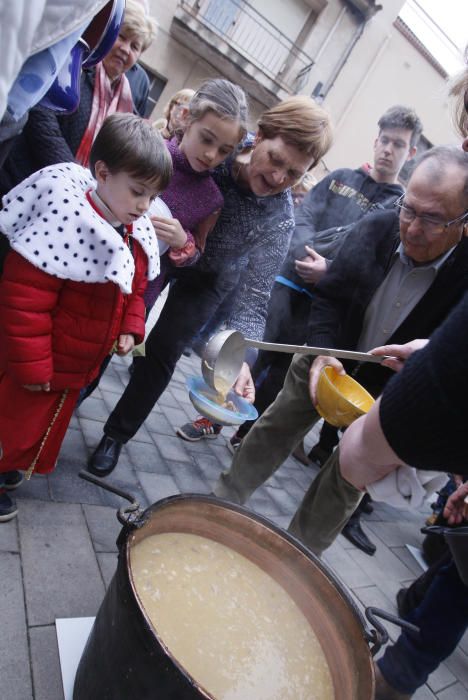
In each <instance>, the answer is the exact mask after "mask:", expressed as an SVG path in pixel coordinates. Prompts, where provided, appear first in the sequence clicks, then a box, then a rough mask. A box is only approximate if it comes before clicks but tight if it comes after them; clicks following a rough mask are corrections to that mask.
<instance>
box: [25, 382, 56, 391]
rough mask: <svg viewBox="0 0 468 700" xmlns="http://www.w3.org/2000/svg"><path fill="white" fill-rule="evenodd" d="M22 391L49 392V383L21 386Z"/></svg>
mask: <svg viewBox="0 0 468 700" xmlns="http://www.w3.org/2000/svg"><path fill="white" fill-rule="evenodd" d="M23 389H27V390H28V391H50V382H46V383H45V384H23Z"/></svg>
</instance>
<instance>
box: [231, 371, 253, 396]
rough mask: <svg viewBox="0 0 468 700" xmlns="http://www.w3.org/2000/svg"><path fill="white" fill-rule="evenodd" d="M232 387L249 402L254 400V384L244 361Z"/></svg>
mask: <svg viewBox="0 0 468 700" xmlns="http://www.w3.org/2000/svg"><path fill="white" fill-rule="evenodd" d="M233 389H234V391H235V392H236V394H238V395H239V396H242V397H243V398H244V399H245V400H246V401H248V402H249V403H253V402H254V401H255V385H254V382H253V379H252V375H251V374H250V367H249V365H248V364H247V362H244V364H243V365H242V369H241V371H240V373H239V376H238V377H237V380H236V383H235V384H234V386H233Z"/></svg>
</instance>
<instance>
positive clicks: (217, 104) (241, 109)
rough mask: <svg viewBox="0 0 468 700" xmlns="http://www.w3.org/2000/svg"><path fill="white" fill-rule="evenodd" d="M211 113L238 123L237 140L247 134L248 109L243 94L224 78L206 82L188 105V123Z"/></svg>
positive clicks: (236, 86)
mask: <svg viewBox="0 0 468 700" xmlns="http://www.w3.org/2000/svg"><path fill="white" fill-rule="evenodd" d="M208 112H213V113H214V114H216V116H217V117H220V118H221V119H229V120H232V121H238V122H239V139H241V138H243V137H244V136H245V134H246V132H247V118H248V107H247V98H246V95H245V92H244V91H243V90H242V88H241V87H239V85H235V84H234V83H231V82H230V81H229V80H225V79H224V78H213V79H212V80H206V81H205V82H204V83H203V84H202V85H200V87H199V88H198V90H197V91H196V93H195V94H194V96H193V97H192V99H191V100H190V102H189V104H188V122H189V123H192V122H196V121H199V120H200V119H203V117H204V116H205V114H207V113H208Z"/></svg>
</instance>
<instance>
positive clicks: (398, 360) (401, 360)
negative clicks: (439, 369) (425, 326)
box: [369, 338, 429, 372]
mask: <svg viewBox="0 0 468 700" xmlns="http://www.w3.org/2000/svg"><path fill="white" fill-rule="evenodd" d="M428 342H429V338H418V339H417V340H411V341H410V342H409V343H405V344H404V345H380V346H379V347H378V348H374V349H373V350H369V352H370V354H371V355H390V356H391V359H389V360H384V361H383V362H382V366H383V367H390V369H393V370H394V371H395V372H399V371H400V370H401V369H403V367H404V366H405V360H407V359H408V357H410V356H411V355H412V354H413V352H416V350H421V349H422V348H423V347H424V346H425V345H427V344H428Z"/></svg>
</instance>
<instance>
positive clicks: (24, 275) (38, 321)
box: [0, 240, 148, 390]
mask: <svg viewBox="0 0 468 700" xmlns="http://www.w3.org/2000/svg"><path fill="white" fill-rule="evenodd" d="M133 243H134V245H133V254H134V261H135V274H134V278H133V284H132V293H131V294H129V295H124V294H123V293H122V292H121V290H120V288H119V287H118V286H117V285H116V284H113V283H112V282H107V283H93V284H88V283H86V282H72V281H70V280H63V279H59V278H58V277H53V276H52V275H49V274H46V273H44V272H42V271H41V270H40V269H38V268H36V267H34V266H33V265H31V264H30V263H29V262H28V261H27V260H25V259H24V258H22V257H21V256H20V255H18V254H17V253H16V252H14V251H11V252H10V253H9V254H8V256H7V259H6V261H5V266H4V270H3V275H2V278H1V280H0V372H3V371H8V373H9V374H10V375H11V376H13V377H14V378H15V379H16V380H17V381H18V383H19V384H45V383H46V382H50V383H51V389H52V390H54V389H55V390H61V389H65V388H70V389H80V388H82V387H83V386H86V385H87V384H89V382H90V381H91V380H92V379H94V377H95V376H96V374H97V371H98V369H99V367H100V365H101V362H102V360H103V359H104V358H105V357H106V355H107V354H108V353H109V352H110V350H111V349H112V346H113V345H114V342H115V341H116V340H117V338H118V336H119V335H120V334H121V333H131V334H133V335H134V336H135V342H136V343H140V342H142V340H143V339H144V334H145V309H144V303H143V292H144V290H145V287H146V271H147V264H148V263H147V257H146V254H145V253H144V251H143V249H142V248H141V246H140V245H139V243H138V242H137V241H136V240H134V242H133Z"/></svg>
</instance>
